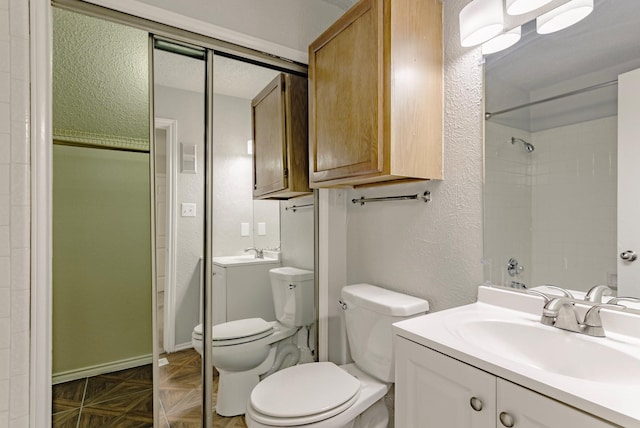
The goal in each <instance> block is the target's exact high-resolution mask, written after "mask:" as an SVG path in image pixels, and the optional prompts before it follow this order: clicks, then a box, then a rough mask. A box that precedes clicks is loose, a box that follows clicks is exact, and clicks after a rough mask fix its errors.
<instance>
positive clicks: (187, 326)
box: [153, 40, 205, 426]
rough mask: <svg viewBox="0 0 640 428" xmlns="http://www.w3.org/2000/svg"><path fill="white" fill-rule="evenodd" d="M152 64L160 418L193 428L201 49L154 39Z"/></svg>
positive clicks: (201, 184) (201, 239) (197, 400)
mask: <svg viewBox="0 0 640 428" xmlns="http://www.w3.org/2000/svg"><path fill="white" fill-rule="evenodd" d="M153 59H154V67H153V75H154V76H153V77H154V114H155V203H156V207H155V208H156V210H155V214H156V255H157V257H156V260H157V266H156V283H157V293H158V295H157V300H156V301H157V309H156V310H157V312H156V314H157V328H158V335H157V337H158V338H159V343H158V345H159V357H160V359H159V366H160V367H159V383H160V385H159V399H160V412H159V417H160V421H161V422H163V423H167V424H168V425H169V426H190V425H192V426H196V425H201V424H202V378H201V377H202V365H201V358H200V355H199V354H198V353H197V352H195V350H193V349H192V347H191V332H192V331H193V326H194V325H195V324H198V323H199V322H200V321H199V316H200V315H199V308H200V289H201V284H202V281H203V277H202V275H203V270H204V268H203V266H202V255H203V253H204V245H205V236H204V223H205V220H204V218H205V212H204V193H205V173H204V172H205V164H204V144H205V91H204V87H205V61H204V50H197V49H189V48H185V47H182V46H178V45H174V44H171V43H167V42H163V41H158V40H156V41H155V49H154V55H153Z"/></svg>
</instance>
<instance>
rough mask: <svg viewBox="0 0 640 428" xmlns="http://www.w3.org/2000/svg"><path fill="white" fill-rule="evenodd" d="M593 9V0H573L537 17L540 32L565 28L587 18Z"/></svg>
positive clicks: (550, 31)
mask: <svg viewBox="0 0 640 428" xmlns="http://www.w3.org/2000/svg"><path fill="white" fill-rule="evenodd" d="M592 11H593V0H571V1H570V2H568V3H565V4H563V5H562V6H559V7H557V8H555V9H553V10H552V11H549V12H547V13H545V14H542V15H540V16H539V17H538V18H537V19H536V29H537V31H538V34H549V33H553V32H555V31H560V30H563V29H565V28H567V27H570V26H571V25H573V24H575V23H576V22H578V21H581V20H582V19H584V18H586V17H587V15H589V14H590V13H591V12H592Z"/></svg>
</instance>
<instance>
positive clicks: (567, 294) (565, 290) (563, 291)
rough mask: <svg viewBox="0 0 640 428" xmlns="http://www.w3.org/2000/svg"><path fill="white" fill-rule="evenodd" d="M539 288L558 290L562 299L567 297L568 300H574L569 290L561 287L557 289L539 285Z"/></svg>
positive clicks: (554, 286) (552, 286)
mask: <svg viewBox="0 0 640 428" xmlns="http://www.w3.org/2000/svg"><path fill="white" fill-rule="evenodd" d="M541 287H547V288H551V289H552V290H558V291H559V292H561V293H562V295H563V296H564V297H568V298H569V299H575V297H573V294H571V292H570V291H569V290H567V289H565V288H562V287H558V286H557V285H551V284H543V285H541Z"/></svg>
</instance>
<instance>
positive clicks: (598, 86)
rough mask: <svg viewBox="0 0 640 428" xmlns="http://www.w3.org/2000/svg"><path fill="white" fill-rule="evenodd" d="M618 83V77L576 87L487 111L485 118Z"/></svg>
mask: <svg viewBox="0 0 640 428" xmlns="http://www.w3.org/2000/svg"><path fill="white" fill-rule="evenodd" d="M617 84H618V79H615V80H611V81H609V82H604V83H598V84H597V85H593V86H587V87H586V88H581V89H576V90H575V91H570V92H565V93H564V94H560V95H554V96H553V97H549V98H543V99H541V100H537V101H531V102H529V103H526V104H520V105H518V106H515V107H510V108H506V109H504V110H498V111H494V112H492V113H491V112H486V113H485V114H484V118H485V120H487V119H491V118H492V117H493V116H497V115H499V114H504V113H509V112H512V111H515V110H520V109H522V108H525V107H531V106H535V105H538V104H542V103H546V102H549V101H555V100H559V99H561V98H566V97H570V96H572V95H578V94H582V93H583V92H589V91H593V90H596V89H600V88H604V87H607V86H612V85H617Z"/></svg>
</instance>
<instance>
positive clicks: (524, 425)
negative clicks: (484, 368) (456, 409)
mask: <svg viewBox="0 0 640 428" xmlns="http://www.w3.org/2000/svg"><path fill="white" fill-rule="evenodd" d="M497 388H498V395H497V396H498V410H497V412H496V414H497V415H499V414H500V413H501V412H507V413H509V414H510V415H511V416H513V418H514V421H515V425H514V427H517V428H556V427H580V428H605V427H614V426H616V425H611V424H610V423H608V422H605V421H603V420H601V419H598V418H596V417H594V416H592V415H589V414H587V413H584V412H582V411H580V410H578V409H575V408H573V407H569V406H567V405H566V404H562V403H560V402H559V401H555V400H553V399H551V398H548V397H545V396H544V395H541V394H538V393H537V392H533V391H531V390H529V389H526V388H523V387H521V386H518V385H516V384H513V383H511V382H508V381H506V380H504V379H498V384H497ZM497 426H498V427H502V426H503V425H502V424H501V423H500V422H498V425H497Z"/></svg>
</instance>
